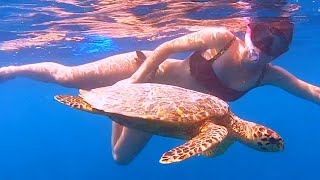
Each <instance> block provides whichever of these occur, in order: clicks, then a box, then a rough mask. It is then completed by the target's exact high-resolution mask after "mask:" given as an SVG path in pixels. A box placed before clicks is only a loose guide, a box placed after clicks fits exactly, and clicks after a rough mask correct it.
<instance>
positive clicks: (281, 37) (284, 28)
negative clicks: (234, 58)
mask: <svg viewBox="0 0 320 180" xmlns="http://www.w3.org/2000/svg"><path fill="white" fill-rule="evenodd" d="M248 26H249V27H250V29H251V40H252V43H253V45H254V46H255V47H257V48H259V49H260V50H261V51H262V52H264V53H266V54H267V55H270V56H274V57H278V56H280V55H281V54H283V53H284V52H286V51H287V50H288V49H289V45H290V43H291V41H292V35H293V23H292V22H290V21H289V20H288V19H287V18H283V19H279V18H277V19H275V18H274V19H271V18H270V19H267V20H262V21H256V22H252V23H250V24H249V25H248ZM262 35H263V38H261V36H262ZM259 37H260V38H259ZM275 41H277V43H279V47H277V48H276V49H274V48H273V43H274V42H275Z"/></svg>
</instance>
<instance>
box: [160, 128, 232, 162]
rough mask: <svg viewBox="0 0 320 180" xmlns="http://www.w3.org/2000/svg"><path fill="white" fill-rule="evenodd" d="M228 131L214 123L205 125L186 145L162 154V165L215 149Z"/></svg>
mask: <svg viewBox="0 0 320 180" xmlns="http://www.w3.org/2000/svg"><path fill="white" fill-rule="evenodd" d="M227 134H228V131H227V129H226V128H225V127H223V126H219V125H216V124H214V123H211V122H208V123H205V124H204V125H203V126H202V127H201V128H200V133H199V134H198V135H197V136H195V137H193V138H192V139H191V140H189V141H187V142H186V143H184V144H182V145H181V146H178V147H176V148H173V149H171V150H170V151H168V152H166V153H164V154H163V155H162V157H161V159H160V163H162V164H170V163H173V162H179V161H183V160H185V159H188V158H190V157H192V156H195V155H197V154H201V153H203V152H205V151H206V150H208V149H211V148H215V147H216V146H217V145H218V144H219V143H220V142H222V141H223V140H224V139H225V138H226V137H227Z"/></svg>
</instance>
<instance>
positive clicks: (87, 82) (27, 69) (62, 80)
mask: <svg viewBox="0 0 320 180" xmlns="http://www.w3.org/2000/svg"><path fill="white" fill-rule="evenodd" d="M144 53H147V54H150V52H144ZM137 54H138V56H139V53H136V52H129V53H125V54H120V55H115V56H110V57H108V58H105V59H102V60H99V61H95V62H92V63H88V64H83V65H79V66H73V67H69V66H64V65H61V64H57V63H53V62H43V63H37V64H28V65H22V66H8V67H2V68H0V81H4V80H8V79H12V78H15V77H26V78H31V79H34V80H38V81H43V82H49V83H56V84H60V85H63V86H66V87H75V88H82V89H91V88H97V87H103V86H108V85H112V84H114V83H116V82H117V81H119V80H122V79H125V78H128V77H130V76H131V75H132V74H133V73H134V72H135V71H136V70H137V69H138V68H139V66H140V65H141V63H142V62H143V59H141V58H143V57H141V56H139V57H138V56H137Z"/></svg>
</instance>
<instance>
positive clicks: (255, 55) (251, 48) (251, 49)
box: [244, 26, 260, 61]
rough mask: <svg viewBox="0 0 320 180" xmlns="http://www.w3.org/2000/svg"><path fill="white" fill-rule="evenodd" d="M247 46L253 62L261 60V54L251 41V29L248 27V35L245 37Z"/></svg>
mask: <svg viewBox="0 0 320 180" xmlns="http://www.w3.org/2000/svg"><path fill="white" fill-rule="evenodd" d="M244 41H245V44H246V46H247V47H248V48H249V58H250V60H251V61H258V60H259V59H260V56H259V53H258V52H257V51H256V48H255V47H254V45H253V43H252V40H251V29H250V27H249V26H247V30H246V34H245V37H244Z"/></svg>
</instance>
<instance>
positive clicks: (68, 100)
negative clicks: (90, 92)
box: [54, 95, 94, 112]
mask: <svg viewBox="0 0 320 180" xmlns="http://www.w3.org/2000/svg"><path fill="white" fill-rule="evenodd" d="M54 98H55V99H56V100H57V101H59V102H60V103H62V104H65V105H67V106H70V107H73V108H75V109H80V110H83V111H88V112H93V111H94V109H93V108H92V106H91V105H90V104H89V103H87V102H86V101H85V100H84V99H83V98H81V97H78V96H68V95H58V96H54Z"/></svg>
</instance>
